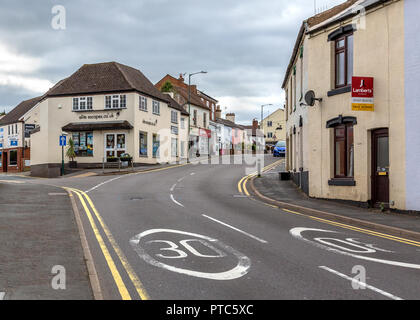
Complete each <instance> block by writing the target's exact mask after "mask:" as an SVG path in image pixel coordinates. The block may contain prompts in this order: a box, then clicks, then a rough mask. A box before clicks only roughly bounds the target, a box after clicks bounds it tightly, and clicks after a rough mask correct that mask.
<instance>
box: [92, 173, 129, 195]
mask: <svg viewBox="0 0 420 320" xmlns="http://www.w3.org/2000/svg"><path fill="white" fill-rule="evenodd" d="M122 177H123V176H118V177H115V178H112V179H109V180H106V181H104V182H101V183H100V184H97V185H96V186H94V187H92V188H90V189H89V190H86V191H85V193H89V192H91V191H93V190H95V189H97V188H99V187H101V186H103V185H104V184H106V183H109V182H112V181H115V180H117V179H120V178H122Z"/></svg>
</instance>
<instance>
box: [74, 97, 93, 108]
mask: <svg viewBox="0 0 420 320" xmlns="http://www.w3.org/2000/svg"><path fill="white" fill-rule="evenodd" d="M76 101H77V108H75V106H76V104H75V102H76ZM72 102H73V104H72V110H73V111H86V110H92V109H93V97H92V96H84V97H73V100H72ZM82 103H83V104H84V107H83V108H82Z"/></svg>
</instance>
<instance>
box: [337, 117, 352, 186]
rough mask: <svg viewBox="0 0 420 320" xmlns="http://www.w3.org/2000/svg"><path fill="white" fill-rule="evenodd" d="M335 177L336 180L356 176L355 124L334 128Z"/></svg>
mask: <svg viewBox="0 0 420 320" xmlns="http://www.w3.org/2000/svg"><path fill="white" fill-rule="evenodd" d="M334 176H335V178H352V177H353V176H354V138H353V124H344V125H340V126H337V127H335V128H334Z"/></svg>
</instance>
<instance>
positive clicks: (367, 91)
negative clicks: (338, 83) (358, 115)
mask: <svg viewBox="0 0 420 320" xmlns="http://www.w3.org/2000/svg"><path fill="white" fill-rule="evenodd" d="M351 109H352V110H354V111H374V104H373V78H372V77H353V78H352V83H351Z"/></svg>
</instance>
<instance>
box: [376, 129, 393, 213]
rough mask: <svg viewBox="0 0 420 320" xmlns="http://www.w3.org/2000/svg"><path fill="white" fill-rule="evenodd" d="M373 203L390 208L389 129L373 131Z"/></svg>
mask: <svg viewBox="0 0 420 320" xmlns="http://www.w3.org/2000/svg"><path fill="white" fill-rule="evenodd" d="M372 203H373V205H374V206H379V205H380V204H381V203H383V204H384V205H385V207H388V206H389V136H388V129H378V130H374V131H372Z"/></svg>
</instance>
